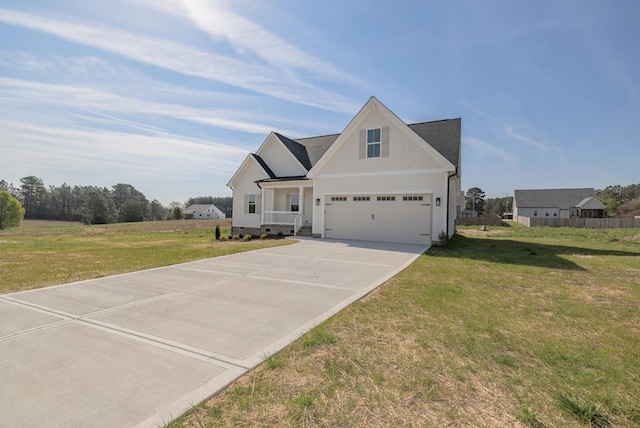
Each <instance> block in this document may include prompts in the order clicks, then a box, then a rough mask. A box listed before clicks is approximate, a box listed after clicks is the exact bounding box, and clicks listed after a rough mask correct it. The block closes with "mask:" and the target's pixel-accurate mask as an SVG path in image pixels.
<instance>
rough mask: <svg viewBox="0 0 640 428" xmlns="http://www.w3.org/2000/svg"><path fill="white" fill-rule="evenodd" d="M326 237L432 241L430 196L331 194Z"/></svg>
mask: <svg viewBox="0 0 640 428" xmlns="http://www.w3.org/2000/svg"><path fill="white" fill-rule="evenodd" d="M324 224H325V237H327V238H333V239H358V240H363V241H382V242H403V243H411V244H431V236H430V233H431V195H430V194H407V195H384V194H380V195H347V196H345V195H329V196H326V199H325V220H324Z"/></svg>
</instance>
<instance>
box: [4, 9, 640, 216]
mask: <svg viewBox="0 0 640 428" xmlns="http://www.w3.org/2000/svg"><path fill="white" fill-rule="evenodd" d="M638 22H640V2H638V1H636V0H631V1H624V0H618V1H588V0H584V1H583V0H580V1H578V0H575V1H561V0H552V1H535V2H524V1H511V0H509V1H471V0H470V1H457V0H452V1H441V2H430V1H402V0H396V1H393V2H391V1H388V2H383V1H367V2H363V1H360V0H340V1H334V0H324V1H322V2H307V1H299V0H273V1H268V2H257V1H246V0H236V1H228V2H218V1H214V0H128V1H122V0H110V1H108V2H88V1H85V0H30V1H28V2H25V1H24V0H19V1H18V0H2V2H0V179H5V180H7V181H9V182H13V183H14V184H15V185H18V184H19V179H20V178H21V177H24V176H27V175H36V176H38V177H40V178H42V179H43V180H44V182H45V184H47V185H56V186H58V185H61V184H62V183H64V182H66V183H68V184H71V185H74V184H79V185H99V186H107V187H110V186H112V185H114V184H116V183H128V184H132V185H134V186H135V187H136V188H137V189H139V190H140V191H142V192H143V193H144V194H145V195H146V196H147V198H149V199H158V200H159V201H161V202H162V203H164V204H168V203H169V202H171V201H181V202H182V201H185V200H186V199H187V198H188V197H190V196H209V195H210V196H227V195H230V194H231V192H230V190H229V189H228V188H227V187H226V183H227V182H228V180H229V178H230V177H231V175H232V174H233V172H234V171H235V169H236V168H237V167H238V166H239V165H240V163H241V162H242V160H243V159H244V157H245V156H246V154H247V153H249V152H251V151H255V150H256V149H257V148H258V147H259V146H260V144H261V143H262V142H263V141H264V139H265V138H266V137H267V135H268V133H269V131H271V130H274V131H278V132H280V133H282V134H284V135H286V136H289V137H292V138H296V137H305V136H313V135H322V134H328V133H337V132H340V131H342V129H344V127H345V126H346V125H347V124H348V122H349V121H350V120H351V118H352V117H353V116H354V115H355V114H356V113H357V112H358V110H359V109H360V108H361V107H362V106H363V105H364V103H365V102H366V101H367V100H368V99H369V97H370V96H372V95H374V96H376V97H377V98H378V99H379V100H380V101H382V102H383V103H384V104H385V105H386V106H387V107H389V108H390V109H391V110H392V111H393V112H395V113H396V114H397V115H398V116H399V117H400V118H402V119H403V120H405V121H406V122H407V123H413V122H422V121H429V120H439V119H445V118H453V117H462V123H463V130H462V131H463V141H462V150H463V158H462V159H463V166H462V177H463V181H462V186H463V189H468V188H469V187H473V186H478V187H481V188H482V189H483V190H484V191H485V192H486V193H487V196H489V197H500V196H505V195H507V194H510V195H512V194H513V190H514V189H526V188H553V187H565V188H566V187H596V188H598V187H604V186H607V185H611V184H623V185H628V184H632V183H637V182H640V173H639V171H640V138H639V137H638V136H639V135H640V48H639V43H640V26H639V25H638Z"/></svg>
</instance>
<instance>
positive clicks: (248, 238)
mask: <svg viewBox="0 0 640 428" xmlns="http://www.w3.org/2000/svg"><path fill="white" fill-rule="evenodd" d="M242 240H243V241H245V242H246V241H250V240H251V234H249V233H247V234H246V235H244V236H243V237H242Z"/></svg>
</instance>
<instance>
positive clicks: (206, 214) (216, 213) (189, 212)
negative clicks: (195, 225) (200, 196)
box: [183, 205, 226, 220]
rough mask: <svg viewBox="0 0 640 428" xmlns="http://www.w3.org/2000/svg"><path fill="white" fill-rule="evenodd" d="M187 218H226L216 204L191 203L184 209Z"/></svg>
mask: <svg viewBox="0 0 640 428" xmlns="http://www.w3.org/2000/svg"><path fill="white" fill-rule="evenodd" d="M183 213H184V218H185V219H186V220H206V219H217V218H225V217H226V216H225V214H224V213H223V212H222V211H221V210H220V209H219V208H218V207H216V206H215V205H189V206H188V207H187V208H185V209H184V211H183Z"/></svg>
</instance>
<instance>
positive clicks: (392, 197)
mask: <svg viewBox="0 0 640 428" xmlns="http://www.w3.org/2000/svg"><path fill="white" fill-rule="evenodd" d="M376 199H377V200H378V201H395V200H396V197H395V196H378V197H377V198H376Z"/></svg>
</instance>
